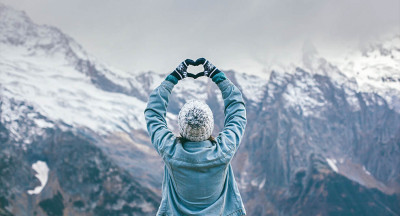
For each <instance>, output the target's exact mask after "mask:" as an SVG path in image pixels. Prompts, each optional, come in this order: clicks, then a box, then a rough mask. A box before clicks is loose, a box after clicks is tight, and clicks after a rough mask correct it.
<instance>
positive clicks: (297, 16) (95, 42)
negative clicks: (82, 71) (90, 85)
mask: <svg viewBox="0 0 400 216" xmlns="http://www.w3.org/2000/svg"><path fill="white" fill-rule="evenodd" d="M0 2H3V3H5V4H8V5H10V6H12V7H14V8H16V9H19V10H24V11H26V12H27V14H28V15H29V16H30V17H31V18H32V19H33V20H34V21H35V22H36V23H39V24H49V25H54V26H56V27H58V28H60V29H61V30H62V31H63V32H65V33H67V34H68V35H70V36H72V37H73V38H75V40H77V42H78V43H80V44H82V45H83V47H84V48H85V49H86V50H87V51H88V52H89V53H91V54H92V55H93V56H95V57H97V58H98V59H99V60H101V61H102V62H105V63H107V64H109V65H111V66H114V67H116V68H120V69H123V70H129V71H143V70H144V71H147V70H155V71H157V72H162V73H167V72H169V71H171V70H173V69H174V68H175V67H176V66H177V64H178V63H179V62H180V61H181V60H183V59H185V58H193V59H196V58H198V57H206V58H208V59H210V60H211V61H212V62H213V63H214V64H215V65H216V66H217V67H219V68H222V69H236V70H239V71H243V72H245V71H246V72H253V73H254V72H259V71H261V70H262V69H263V68H268V66H269V65H270V64H271V63H274V62H277V61H281V62H290V61H292V60H295V59H297V58H299V55H300V51H301V47H302V44H303V43H304V41H312V43H314V44H315V45H316V47H317V49H318V50H319V52H320V53H322V54H330V53H335V54H338V53H340V52H341V49H342V48H343V47H344V46H348V45H352V46H358V44H359V43H365V42H368V41H371V40H373V39H374V38H376V37H379V36H380V35H382V34H386V33H388V32H392V33H394V34H400V0H374V1H371V0H257V1H239V0H202V1H200V0H185V1H184V0H182V1H173V0H160V1H153V0H147V1H145V0H143V1H133V0H118V1H111V0H96V1H94V0H93V1H87V0H86V1H85V0H65V1H62V0H57V1H54V0H0Z"/></svg>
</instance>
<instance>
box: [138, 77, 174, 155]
mask: <svg viewBox="0 0 400 216" xmlns="http://www.w3.org/2000/svg"><path fill="white" fill-rule="evenodd" d="M173 87H174V84H173V83H172V82H170V81H167V80H164V81H163V82H162V83H161V85H160V86H158V87H157V88H156V89H154V90H153V91H152V93H151V94H150V97H149V101H148V102H147V107H146V109H145V110H144V116H145V119H146V124H147V131H148V133H149V136H150V138H151V143H152V144H153V146H154V148H155V149H156V150H157V152H158V154H160V155H161V156H163V154H164V152H165V150H166V149H167V148H169V147H171V146H172V145H173V143H174V141H175V139H176V137H175V135H174V134H173V133H172V132H171V131H170V130H169V129H168V127H167V122H166V120H165V116H166V114H167V106H168V97H169V95H170V94H171V92H172V89H173Z"/></svg>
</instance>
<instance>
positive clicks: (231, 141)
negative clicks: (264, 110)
mask: <svg viewBox="0 0 400 216" xmlns="http://www.w3.org/2000/svg"><path fill="white" fill-rule="evenodd" d="M196 63H201V64H203V66H204V70H205V71H204V76H207V77H210V78H211V79H212V81H213V82H215V83H216V84H217V86H218V88H219V89H220V90H221V93H222V99H223V100H224V106H225V109H224V114H225V121H224V129H223V130H222V132H220V133H219V135H218V137H217V141H218V143H220V144H222V145H226V147H227V148H228V149H229V150H231V151H233V153H234V152H236V150H237V149H238V147H239V145H240V141H241V139H242V136H243V134H244V131H245V128H246V123H247V120H246V107H245V103H244V100H243V97H242V93H241V92H240V90H239V89H238V88H237V87H236V86H235V85H234V84H233V83H232V82H231V81H230V80H229V79H228V78H227V77H226V76H225V74H224V73H223V72H221V71H220V70H218V68H216V67H215V66H214V65H213V64H211V63H210V62H209V61H208V60H206V59H204V58H200V59H197V60H196Z"/></svg>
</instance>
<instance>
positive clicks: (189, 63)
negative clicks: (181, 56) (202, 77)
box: [185, 59, 197, 66]
mask: <svg viewBox="0 0 400 216" xmlns="http://www.w3.org/2000/svg"><path fill="white" fill-rule="evenodd" d="M185 63H186V65H194V66H197V65H195V64H196V62H195V61H193V60H192V59H186V60H185Z"/></svg>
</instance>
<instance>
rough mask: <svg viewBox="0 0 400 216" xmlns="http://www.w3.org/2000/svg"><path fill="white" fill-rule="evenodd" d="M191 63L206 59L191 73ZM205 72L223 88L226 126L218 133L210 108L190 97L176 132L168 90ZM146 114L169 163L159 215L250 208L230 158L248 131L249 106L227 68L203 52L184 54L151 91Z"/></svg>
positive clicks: (154, 138) (242, 211) (241, 211)
mask: <svg viewBox="0 0 400 216" xmlns="http://www.w3.org/2000/svg"><path fill="white" fill-rule="evenodd" d="M189 65H193V66H198V65H203V67H204V72H202V73H199V74H196V75H194V74H191V73H188V72H187V67H188V66H189ZM200 76H206V77H209V78H211V79H212V81H213V82H214V83H216V85H217V86H218V88H219V89H220V90H221V93H222V98H223V101H224V106H225V109H224V113H225V122H224V128H223V130H222V131H221V132H220V133H219V134H218V136H217V137H216V138H215V139H214V138H213V137H212V135H211V133H212V131H213V128H214V118H213V114H212V111H211V109H210V108H209V106H208V105H207V104H205V103H204V102H202V101H198V100H190V101H188V102H187V103H186V104H185V105H184V106H183V107H182V108H181V110H180V112H179V115H178V125H179V132H180V137H176V136H175V135H174V134H173V133H172V132H171V131H170V130H169V129H168V126H167V122H166V120H165V117H166V113H167V106H168V100H169V96H170V94H171V92H172V89H173V88H174V86H175V85H176V84H177V83H178V82H179V81H180V80H182V79H184V78H186V77H193V78H198V77H200ZM144 114H145V119H146V123H147V130H148V133H149V136H150V138H151V142H152V144H153V145H154V147H155V149H156V150H157V152H158V154H159V155H160V156H161V157H162V159H163V161H164V163H165V166H164V178H163V182H162V199H161V204H160V206H159V209H158V212H157V215H229V216H236V215H245V214H246V210H245V208H244V205H243V201H242V198H241V196H240V193H239V189H238V186H237V184H236V181H235V177H234V174H233V170H232V166H231V164H230V162H231V160H232V157H233V156H234V154H235V152H236V151H237V149H238V148H239V144H240V141H241V139H242V136H243V133H244V131H245V127H246V123H247V120H246V109H245V103H244V101H243V98H242V94H241V92H240V91H239V89H238V88H237V87H236V86H235V85H234V84H233V83H232V82H231V81H230V80H229V79H228V78H227V77H226V76H225V74H224V73H223V72H221V71H220V70H218V68H216V67H215V66H214V65H213V64H211V63H210V62H209V61H208V60H206V59H204V58H200V59H197V60H196V61H193V60H191V59H187V60H185V61H184V62H182V63H181V64H180V65H179V66H178V67H177V68H176V69H175V70H174V71H173V72H172V73H171V74H170V75H168V76H167V77H166V79H165V80H164V81H163V82H162V83H161V85H160V86H158V87H157V88H155V89H154V90H153V91H152V93H151V94H150V96H149V100H148V104H147V107H146V109H145V111H144Z"/></svg>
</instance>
